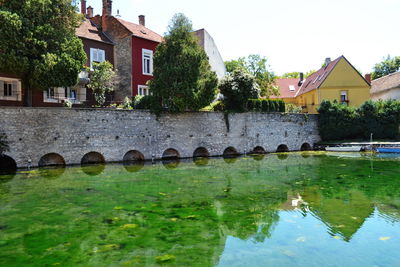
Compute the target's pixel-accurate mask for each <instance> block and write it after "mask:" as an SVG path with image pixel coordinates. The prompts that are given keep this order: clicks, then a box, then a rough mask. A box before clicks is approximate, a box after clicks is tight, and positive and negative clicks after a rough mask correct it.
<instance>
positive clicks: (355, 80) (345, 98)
mask: <svg viewBox="0 0 400 267" xmlns="http://www.w3.org/2000/svg"><path fill="white" fill-rule="evenodd" d="M370 88H371V85H370V82H369V81H367V80H366V79H365V78H364V77H363V76H362V75H361V74H360V73H359V72H358V71H357V70H356V69H355V68H354V67H353V65H351V64H350V62H349V61H348V60H347V59H346V58H345V57H344V56H340V57H338V58H337V59H335V60H333V61H331V60H330V59H329V58H327V59H326V60H325V64H324V67H322V68H321V69H319V70H318V71H316V72H315V73H313V74H311V75H310V76H309V77H307V78H305V79H304V80H303V79H300V81H299V88H298V89H297V88H296V89H297V90H296V93H295V95H294V100H295V101H294V102H295V103H296V105H298V106H300V107H302V109H303V112H305V113H311V114H315V113H318V112H317V109H318V108H319V106H320V104H321V102H322V101H323V100H331V101H334V100H336V101H337V102H339V103H343V104H344V105H349V106H356V107H357V106H360V105H361V104H362V103H364V102H365V101H367V100H368V99H370V93H369V91H370ZM280 90H281V89H280ZM282 99H283V100H284V101H285V102H287V103H289V101H290V102H291V103H293V98H291V99H290V100H289V99H285V97H283V98H282ZM287 100H289V101H287Z"/></svg>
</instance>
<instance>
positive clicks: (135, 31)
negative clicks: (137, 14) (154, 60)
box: [115, 18, 163, 43]
mask: <svg viewBox="0 0 400 267" xmlns="http://www.w3.org/2000/svg"><path fill="white" fill-rule="evenodd" d="M115 19H116V20H118V21H119V22H120V23H121V24H122V25H123V26H124V27H125V28H126V29H128V30H129V31H130V32H131V33H132V35H133V36H136V37H140V38H143V39H147V40H151V41H154V42H158V43H161V42H162V41H163V38H162V36H161V35H159V34H158V33H156V32H153V31H152V30H149V29H148V28H146V27H145V26H143V25H139V24H135V23H132V22H128V21H125V20H123V19H120V18H115Z"/></svg>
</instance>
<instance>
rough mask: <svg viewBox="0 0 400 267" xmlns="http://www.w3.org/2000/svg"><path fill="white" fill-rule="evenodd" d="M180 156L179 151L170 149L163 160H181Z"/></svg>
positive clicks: (165, 152) (164, 154)
mask: <svg viewBox="0 0 400 267" xmlns="http://www.w3.org/2000/svg"><path fill="white" fill-rule="evenodd" d="M179 158H180V155H179V152H178V150H176V149H174V148H168V149H166V150H165V151H164V153H163V154H162V159H179Z"/></svg>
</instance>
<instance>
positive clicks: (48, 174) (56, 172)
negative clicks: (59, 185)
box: [39, 166, 65, 179]
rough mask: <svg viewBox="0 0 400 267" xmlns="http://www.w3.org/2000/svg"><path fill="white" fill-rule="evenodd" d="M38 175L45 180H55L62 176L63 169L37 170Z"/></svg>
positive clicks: (62, 167) (44, 168) (47, 168)
mask: <svg viewBox="0 0 400 267" xmlns="http://www.w3.org/2000/svg"><path fill="white" fill-rule="evenodd" d="M39 172H40V175H41V176H42V177H44V178H46V179H56V178H58V177H60V176H61V175H63V174H64V172H65V167H64V166H59V167H43V168H39Z"/></svg>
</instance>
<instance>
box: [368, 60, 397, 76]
mask: <svg viewBox="0 0 400 267" xmlns="http://www.w3.org/2000/svg"><path fill="white" fill-rule="evenodd" d="M373 69H374V71H373V72H372V73H371V78H372V79H373V80H375V79H378V78H380V77H383V76H385V75H388V74H390V73H393V72H396V71H399V70H400V56H397V57H393V58H392V57H390V55H388V56H387V57H386V59H384V60H383V61H382V62H380V63H377V64H375V66H374V68H373Z"/></svg>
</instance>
